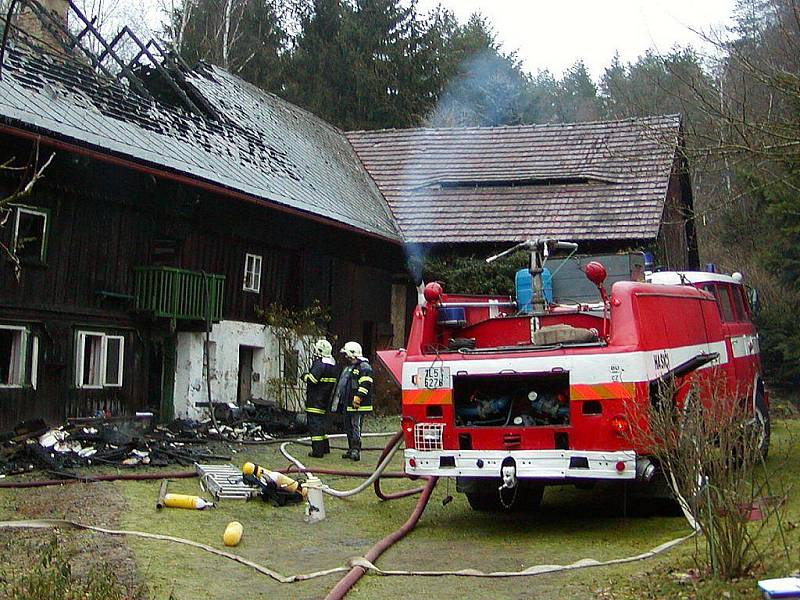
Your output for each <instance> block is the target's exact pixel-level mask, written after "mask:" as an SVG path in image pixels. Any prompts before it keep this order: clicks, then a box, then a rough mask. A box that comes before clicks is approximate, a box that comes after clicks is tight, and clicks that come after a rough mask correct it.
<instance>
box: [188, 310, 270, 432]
mask: <svg viewBox="0 0 800 600" xmlns="http://www.w3.org/2000/svg"><path fill="white" fill-rule="evenodd" d="M210 341H211V342H212V343H213V344H215V345H216V346H215V353H214V354H215V356H214V357H212V361H211V364H212V367H213V368H212V371H211V394H212V396H213V399H214V402H215V403H221V402H233V403H236V395H237V390H238V387H239V346H251V347H253V373H254V374H255V373H257V374H258V381H253V382H252V395H253V396H254V397H256V398H265V397H266V393H265V387H266V386H265V382H266V380H267V379H269V378H272V377H277V376H278V375H279V374H278V362H279V361H278V345H277V340H276V338H275V336H274V335H272V333H271V332H270V328H269V327H267V326H266V325H260V324H258V323H246V322H242V321H221V322H219V323H217V324H215V325H214V326H213V327H212V330H211V334H210ZM204 343H205V333H204V332H200V333H194V332H179V333H178V334H177V360H176V363H175V365H176V366H175V400H174V404H175V416H177V417H180V418H184V419H187V418H188V419H202V418H206V417H207V415H208V412H207V411H206V409H205V408H204V407H199V408H198V407H196V406H195V404H196V403H197V402H206V401H207V394H206V386H205V372H204V368H203V345H204Z"/></svg>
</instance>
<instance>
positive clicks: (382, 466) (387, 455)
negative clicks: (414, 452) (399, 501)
mask: <svg viewBox="0 0 800 600" xmlns="http://www.w3.org/2000/svg"><path fill="white" fill-rule="evenodd" d="M387 436H392V439H391V440H390V442H389V443H388V444H386V447H385V448H384V449H383V453H382V454H381V459H380V460H379V461H378V466H377V467H376V468H375V471H373V472H372V474H371V475H370V476H369V477H367V478H366V479H365V480H364V481H362V482H361V483H360V484H359V485H357V486H356V487H354V488H352V489H349V490H337V489H334V488H332V487H331V486H329V485H327V484H322V487H321V490H322V492H323V493H325V494H328V495H329V496H334V497H336V498H348V497H349V496H355V495H356V494H360V493H361V492H363V491H364V490H365V489H367V488H368V487H369V486H370V485H372V484H373V483H374V482H376V481H377V480H378V479H380V477H381V475H382V474H383V472H384V471H385V470H386V468H387V467H388V466H389V464H390V463H391V462H392V458H394V455H395V453H396V452H397V450H398V449H399V448H400V444H401V442H402V441H403V437H402V435H398V433H365V434H363V437H387ZM328 437H329V438H341V437H345V435H344V434H343V433H337V434H334V435H329V436H328ZM305 439H306V438H300V440H299V441H305ZM292 443H293V442H284V443H283V444H281V454H283V455H284V456H285V457H286V458H287V459H288V460H289V462H291V463H292V464H294V465H295V466H296V467H297V468H298V469H302V470H304V471H305V472H307V473H309V474H313V471H312V470H311V469H308V468H307V467H306V466H305V465H304V464H303V463H302V462H300V461H299V460H298V459H297V458H295V457H294V456H292V455H291V454H290V453H289V451H288V450H287V448H288V446H289V445H290V444H292ZM414 493H418V492H417V491H415V492H414ZM401 497H402V496H401Z"/></svg>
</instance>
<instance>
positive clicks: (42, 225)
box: [13, 206, 48, 264]
mask: <svg viewBox="0 0 800 600" xmlns="http://www.w3.org/2000/svg"><path fill="white" fill-rule="evenodd" d="M14 210H15V213H16V214H15V217H14V240H13V247H14V252H15V254H16V255H17V257H18V258H19V259H20V260H24V261H27V262H33V263H41V264H44V262H45V258H46V257H47V216H48V211H47V210H46V209H41V208H33V207H30V206H16V207H14Z"/></svg>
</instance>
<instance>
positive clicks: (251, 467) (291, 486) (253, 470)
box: [242, 462, 308, 498]
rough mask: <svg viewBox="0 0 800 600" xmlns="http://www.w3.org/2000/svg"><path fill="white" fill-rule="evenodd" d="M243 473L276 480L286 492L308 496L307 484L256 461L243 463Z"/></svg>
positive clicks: (276, 483)
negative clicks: (304, 484) (266, 467)
mask: <svg viewBox="0 0 800 600" xmlns="http://www.w3.org/2000/svg"><path fill="white" fill-rule="evenodd" d="M242 473H244V474H245V475H255V476H256V477H258V478H259V479H262V480H263V479H266V478H269V479H271V480H272V481H274V482H275V485H277V486H278V487H279V488H280V489H281V490H283V491H285V492H299V493H300V495H302V496H303V498H306V497H307V496H308V490H306V488H305V486H303V485H301V484H300V483H299V482H297V481H296V480H294V479H292V478H291V477H289V476H288V475H284V474H283V473H278V472H277V471H270V470H269V469H265V468H264V467H262V466H259V465H257V464H255V463H251V462H246V463H244V464H243V465H242Z"/></svg>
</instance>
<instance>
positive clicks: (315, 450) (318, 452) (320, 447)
mask: <svg viewBox="0 0 800 600" xmlns="http://www.w3.org/2000/svg"><path fill="white" fill-rule="evenodd" d="M324 444H325V442H324V441H323V440H315V439H313V438H312V440H311V452H309V453H308V455H309V456H310V457H311V458H323V457H324V456H325V445H324Z"/></svg>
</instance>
